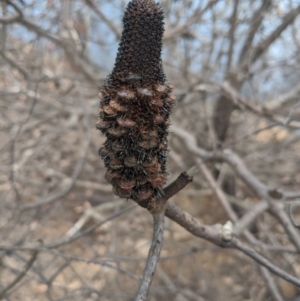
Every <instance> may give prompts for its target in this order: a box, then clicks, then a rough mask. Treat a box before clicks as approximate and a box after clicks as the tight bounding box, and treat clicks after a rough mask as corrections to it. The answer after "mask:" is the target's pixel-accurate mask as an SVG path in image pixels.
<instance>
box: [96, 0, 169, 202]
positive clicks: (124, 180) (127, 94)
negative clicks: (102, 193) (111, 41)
mask: <svg viewBox="0 0 300 301" xmlns="http://www.w3.org/2000/svg"><path fill="white" fill-rule="evenodd" d="M163 19H164V16H163V11H162V9H161V7H160V6H159V5H158V4H156V3H155V2H154V1H153V0H132V1H131V2H129V4H128V6H127V9H126V12H125V14H124V18H123V25H124V28H123V32H122V37H121V42H120V45H119V49H118V53H117V58H116V62H115V66H114V68H113V71H112V73H111V74H110V75H109V76H108V77H107V79H106V81H105V83H104V84H103V86H102V88H101V93H100V94H99V96H100V99H101V101H100V110H99V112H100V113H99V120H98V122H97V124H96V128H97V129H99V130H100V131H101V132H102V133H103V134H105V136H106V138H107V139H106V141H105V143H104V145H103V147H101V148H100V150H99V155H100V156H101V157H102V158H103V160H104V163H105V167H106V169H107V171H106V175H105V179H106V180H107V181H108V182H109V183H111V185H112V186H113V192H114V193H115V194H116V195H118V196H120V197H122V198H132V199H133V200H135V201H137V202H138V203H139V204H140V205H141V206H143V207H147V206H148V204H149V203H150V202H151V200H152V199H153V198H155V197H157V196H160V195H162V194H163V190H162V188H163V186H164V185H165V184H166V178H167V171H166V160H167V155H168V127H169V125H170V119H169V115H170V113H171V110H172V108H173V106H174V104H175V96H174V95H172V94H171V92H172V86H171V85H168V84H166V77H165V74H164V72H163V67H162V61H161V51H162V36H163V31H164V26H163V25H164V22H163Z"/></svg>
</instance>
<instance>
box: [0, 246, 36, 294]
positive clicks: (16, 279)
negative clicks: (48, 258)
mask: <svg viewBox="0 0 300 301" xmlns="http://www.w3.org/2000/svg"><path fill="white" fill-rule="evenodd" d="M38 253H39V250H38V249H36V250H33V252H32V255H31V258H30V260H29V261H28V262H27V263H26V265H25V267H24V270H23V271H22V272H21V273H20V274H19V275H18V276H17V277H16V278H15V279H14V280H13V281H12V282H11V283H10V284H9V285H8V286H7V287H6V288H4V289H3V290H2V291H1V292H0V300H2V299H3V298H4V297H5V295H6V293H7V292H8V291H9V290H10V289H12V288H13V287H14V286H15V285H16V284H17V283H19V282H20V281H21V280H22V279H23V277H24V276H25V275H26V273H27V272H28V271H29V269H30V268H31V266H32V265H33V263H34V262H35V260H36V258H37V255H38Z"/></svg>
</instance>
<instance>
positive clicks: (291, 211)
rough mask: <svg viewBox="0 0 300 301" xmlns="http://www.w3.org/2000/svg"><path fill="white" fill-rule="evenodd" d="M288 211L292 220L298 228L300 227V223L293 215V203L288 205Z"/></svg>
mask: <svg viewBox="0 0 300 301" xmlns="http://www.w3.org/2000/svg"><path fill="white" fill-rule="evenodd" d="M288 213H289V217H290V220H291V222H292V223H293V225H294V227H296V228H297V229H300V224H297V223H296V222H295V220H294V217H293V206H292V205H291V204H289V205H288Z"/></svg>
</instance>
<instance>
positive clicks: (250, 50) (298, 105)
mask: <svg viewBox="0 0 300 301" xmlns="http://www.w3.org/2000/svg"><path fill="white" fill-rule="evenodd" d="M127 2H128V1H123V0H114V1H110V2H108V1H104V0H103V1H102V0H94V1H92V0H76V1H68V0H64V1H58V0H52V1H51V0H48V1H46V0H40V1H31V0H24V1H18V0H3V1H1V3H0V5H1V8H0V12H1V14H0V300H8V301H9V300H10V301H15V300H22V301H27V300H28V301H29V300H30V301H35V300H39V301H44V300H51V301H59V300H61V301H62V300H72V301H73V300H74V301H75V300H78V301H82V300H86V301H92V300H101V301H102V300H103V301H104V300H113V301H117V300H134V297H135V294H136V291H137V288H138V285H139V282H140V280H141V275H142V273H143V270H144V267H145V262H146V259H147V254H148V249H149V246H150V244H151V238H152V231H153V230H152V224H153V222H152V219H151V215H150V214H149V213H148V212H147V211H146V210H145V209H143V208H140V207H139V206H137V205H136V204H135V203H134V202H132V201H130V200H129V201H126V200H121V199H118V198H117V197H115V196H113V194H112V191H111V186H110V185H108V184H107V183H106V182H105V180H104V173H105V170H104V166H103V162H102V160H101V159H100V158H99V156H98V149H99V147H100V146H101V144H102V143H103V141H104V137H103V136H101V135H100V134H99V132H98V131H96V130H95V123H96V120H97V114H98V105H99V99H98V93H99V86H100V85H101V84H102V82H103V80H104V78H105V76H106V75H107V74H108V73H109V72H110V70H111V69H112V67H113V62H114V58H115V53H116V49H117V48H116V47H117V44H118V41H119V38H120V33H121V28H122V27H121V26H122V25H121V24H122V23H121V16H122V12H123V11H124V8H125V5H126V4H127ZM161 4H162V6H163V8H164V11H165V15H166V32H165V35H164V56H163V58H164V68H165V72H166V74H167V78H168V80H169V81H170V82H171V83H172V84H173V85H174V87H175V89H174V92H175V94H176V96H177V100H178V101H177V106H176V107H175V109H174V113H173V114H172V127H171V130H170V132H171V134H170V150H171V152H170V154H169V158H168V172H169V182H172V181H173V180H175V179H176V178H177V176H178V175H179V174H180V173H181V172H183V171H188V172H189V173H190V174H193V176H194V181H193V183H191V184H189V185H187V186H186V187H185V188H184V189H182V190H181V191H180V192H178V193H177V194H176V195H175V196H173V197H172V198H171V200H169V202H171V203H175V204H177V205H178V206H179V207H180V208H181V209H182V210H184V211H185V212H187V213H189V214H191V215H192V216H193V217H195V219H196V220H197V221H198V222H199V223H201V225H204V224H205V225H215V224H222V225H223V224H225V223H226V222H227V221H228V220H231V221H232V222H233V224H234V226H233V231H234V233H235V238H234V240H233V241H229V242H228V243H226V242H224V241H222V240H221V239H220V238H219V237H218V239H219V240H215V241H214V242H215V244H214V243H211V242H209V240H210V241H212V240H213V239H210V238H211V237H205V238H207V239H200V238H199V237H197V236H195V235H193V234H195V233H193V231H191V228H189V225H188V224H186V225H183V224H182V223H181V225H179V224H180V220H176V219H174V218H172V219H173V220H175V221H176V222H177V223H175V222H174V221H172V220H170V219H168V218H166V221H165V230H164V244H163V249H162V252H161V259H160V261H159V265H158V268H157V271H156V274H155V277H154V281H153V284H152V287H151V290H150V294H149V298H148V300H150V301H160V300H175V301H194V300H195V301H196V300H203V301H204V300H206V301H219V300H232V301H245V300H249V301H250V300H252V301H267V300H268V301H273V300H275V301H282V300H288V301H297V300H299V298H300V292H299V287H297V286H296V285H294V284H291V283H290V282H288V281H286V280H284V279H283V277H279V276H278V274H274V273H272V272H270V271H269V270H268V269H266V268H264V267H262V265H260V264H259V263H258V262H257V261H255V260H253V259H252V258H251V256H249V254H247V250H248V249H247V250H246V251H245V250H244V251H243V250H242V247H241V246H240V245H239V243H241V242H243V246H249V247H251V248H253V249H255V251H256V253H255V254H261V255H262V256H263V257H264V258H265V259H268V260H270V261H271V262H272V265H273V266H275V267H276V266H277V267H279V268H280V269H281V270H283V271H285V272H286V273H287V274H288V275H290V276H292V277H294V278H295V279H296V280H297V279H298V281H300V280H299V278H300V260H299V253H300V230H299V228H300V227H297V223H299V220H300V210H299V209H298V206H299V205H300V175H299V169H300V97H299V95H300V85H299V79H300V72H299V70H300V35H299V32H298V31H297V28H299V25H300V18H299V17H298V16H299V14H300V5H299V1H292V0H281V1H280V0H276V1H275V0H273V1H272V0H255V1H246V0H228V1H227V0H219V1H217V0H206V1H189V0H184V1H170V0H162V1H161ZM228 149H230V151H229V150H228ZM299 208H300V207H299ZM289 209H290V210H289ZM289 211H290V212H291V213H292V214H291V215H290V214H289ZM190 221H192V220H191V219H190ZM178 223H179V224H178ZM193 225H194V226H195V225H196V224H193ZM197 225H198V224H197ZM198 226H199V225H198ZM195 227H196V226H195ZM207 229H216V228H213V227H212V228H207ZM187 230H188V231H190V232H192V233H189V232H188V231H187ZM201 235H202V234H200V235H198V236H200V237H204V235H202V236H201ZM220 246H223V247H224V248H221V247H220ZM273 272H274V271H273ZM299 283H300V282H299ZM297 298H298V299H297Z"/></svg>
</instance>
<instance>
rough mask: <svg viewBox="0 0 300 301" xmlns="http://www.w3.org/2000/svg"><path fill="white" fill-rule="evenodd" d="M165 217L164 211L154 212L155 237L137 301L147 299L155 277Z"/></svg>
mask: <svg viewBox="0 0 300 301" xmlns="http://www.w3.org/2000/svg"><path fill="white" fill-rule="evenodd" d="M164 217H165V214H164V212H163V211H161V212H159V213H155V214H153V238H152V243H151V247H150V249H149V253H148V258H147V263H146V267H145V270H144V275H143V279H142V281H141V284H140V287H139V290H138V293H137V295H136V297H135V301H145V300H146V299H147V296H148V294H149V290H150V286H151V283H152V280H153V277H154V273H155V269H156V266H157V263H158V261H159V257H160V252H161V249H162V244H163V234H164Z"/></svg>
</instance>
